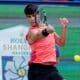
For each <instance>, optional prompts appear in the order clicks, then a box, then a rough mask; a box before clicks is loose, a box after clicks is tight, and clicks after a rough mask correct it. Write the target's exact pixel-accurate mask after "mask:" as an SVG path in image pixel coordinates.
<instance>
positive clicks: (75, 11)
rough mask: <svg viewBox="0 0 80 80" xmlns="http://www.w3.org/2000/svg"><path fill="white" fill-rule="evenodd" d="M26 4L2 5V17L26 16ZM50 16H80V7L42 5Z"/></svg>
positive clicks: (0, 15)
mask: <svg viewBox="0 0 80 80" xmlns="http://www.w3.org/2000/svg"><path fill="white" fill-rule="evenodd" d="M24 8H25V6H24V5H18V6H17V5H15V6H14V5H8V6H7V5H0V17H6V16H8V17H24ZM41 8H43V9H45V10H46V12H47V14H48V15H49V17H52V16H53V17H65V16H66V17H79V16H80V14H79V13H80V7H68V6H41Z"/></svg>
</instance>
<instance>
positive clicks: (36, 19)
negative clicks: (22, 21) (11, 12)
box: [27, 14, 40, 26]
mask: <svg viewBox="0 0 80 80" xmlns="http://www.w3.org/2000/svg"><path fill="white" fill-rule="evenodd" d="M27 18H28V21H29V23H30V24H31V25H32V26H33V25H36V23H37V24H39V23H40V17H39V15H35V14H33V15H27Z"/></svg>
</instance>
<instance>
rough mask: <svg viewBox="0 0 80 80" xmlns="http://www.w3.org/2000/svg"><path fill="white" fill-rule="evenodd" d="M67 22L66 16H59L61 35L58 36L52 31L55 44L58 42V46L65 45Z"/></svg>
mask: <svg viewBox="0 0 80 80" xmlns="http://www.w3.org/2000/svg"><path fill="white" fill-rule="evenodd" d="M68 22H69V21H68V20H67V19H66V18H60V23H61V25H62V33H61V36H59V35H58V34H57V33H56V32H54V36H55V41H56V44H58V45H59V46H64V45H65V41H66V32H67V25H68Z"/></svg>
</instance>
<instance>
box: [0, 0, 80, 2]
mask: <svg viewBox="0 0 80 80" xmlns="http://www.w3.org/2000/svg"><path fill="white" fill-rule="evenodd" d="M0 1H2V0H0ZM3 1H34V2H37V1H38V2H39V1H40V2H69V1H72V2H75V1H76V2H77V1H80V0H3Z"/></svg>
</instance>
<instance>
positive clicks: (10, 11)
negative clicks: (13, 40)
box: [0, 5, 80, 80]
mask: <svg viewBox="0 0 80 80" xmlns="http://www.w3.org/2000/svg"><path fill="white" fill-rule="evenodd" d="M24 7H25V6H24V5H18V6H17V5H0V30H2V29H6V28H9V27H11V26H15V25H18V24H24V25H27V24H28V23H27V22H26V17H25V15H24ZM41 8H44V9H45V10H46V13H47V16H48V18H49V22H51V24H52V25H53V24H54V26H55V30H56V32H57V33H58V34H59V35H60V34H61V29H62V28H61V25H60V23H58V21H57V19H58V18H60V17H67V18H68V19H69V20H70V23H69V26H68V29H67V38H66V39H67V40H66V44H65V46H64V47H60V52H61V53H60V56H61V57H60V59H61V60H63V61H64V62H62V63H60V64H59V66H58V68H59V69H60V71H61V73H62V75H64V77H65V78H66V80H79V79H80V69H79V67H80V63H76V62H74V61H73V56H74V55H76V54H79V55H80V7H71V6H41ZM4 22H5V23H4ZM53 22H54V23H53ZM65 60H66V61H65ZM70 61H72V62H70Z"/></svg>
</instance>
